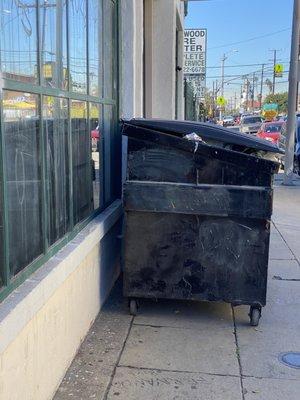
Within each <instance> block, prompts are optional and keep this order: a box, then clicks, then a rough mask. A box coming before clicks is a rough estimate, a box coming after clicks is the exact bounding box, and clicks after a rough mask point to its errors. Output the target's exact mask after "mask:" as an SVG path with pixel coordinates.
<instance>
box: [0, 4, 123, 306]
mask: <svg viewBox="0 0 300 400" xmlns="http://www.w3.org/2000/svg"><path fill="white" fill-rule="evenodd" d="M35 1H36V8H37V9H36V29H37V38H36V40H37V51H38V57H37V71H38V72H37V73H38V79H37V82H36V83H34V84H33V83H28V82H20V81H15V80H12V79H9V78H5V77H3V87H2V88H1V90H0V185H2V187H1V188H0V189H1V190H0V195H1V196H2V205H3V212H2V216H3V238H4V241H3V258H4V260H3V261H4V263H3V266H2V265H1V264H0V275H1V277H2V279H3V286H2V287H0V302H1V301H2V300H3V299H4V298H5V297H6V296H7V295H8V294H9V293H11V292H12V291H13V290H14V289H15V288H16V287H18V286H19V285H20V284H21V283H22V282H24V281H25V280H26V279H27V278H28V277H29V276H30V275H31V274H32V273H34V272H35V271H36V270H37V269H38V268H40V267H41V266H42V265H43V264H44V263H45V262H47V261H48V260H49V259H50V258H51V257H53V256H54V255H55V254H56V253H57V252H58V251H59V250H60V249H62V248H63V247H64V246H65V245H66V244H67V243H68V242H70V241H71V240H73V239H74V238H75V236H76V235H77V234H78V233H79V232H80V231H81V230H82V229H83V228H84V227H85V226H87V225H88V224H89V223H90V222H91V221H92V220H93V219H94V218H95V217H96V216H97V215H99V214H100V213H101V212H102V211H103V210H104V209H105V208H106V207H107V206H109V205H110V204H111V203H112V202H113V201H114V200H115V199H116V198H117V197H116V196H115V197H114V198H112V197H111V196H110V199H109V201H107V202H105V200H104V199H105V193H104V191H105V190H106V187H107V184H106V176H107V175H108V172H110V171H106V162H105V157H104V148H105V146H104V144H103V141H105V137H104V138H102V136H103V135H101V142H100V152H101V156H102V160H101V174H100V176H101V180H100V182H99V185H100V199H101V202H100V206H99V208H97V209H96V210H94V211H92V212H91V214H90V215H89V216H88V217H87V218H85V219H84V220H82V221H80V222H78V223H77V224H75V223H74V217H73V162H72V156H73V154H72V141H71V140H72V131H71V113H70V111H71V110H70V106H71V100H81V101H86V102H87V120H88V125H87V126H88V128H87V129H88V132H90V104H91V103H96V104H98V106H99V109H101V110H102V113H101V117H102V119H104V109H105V107H106V106H111V108H112V110H113V118H114V120H113V130H119V129H118V120H117V115H118V112H119V98H118V88H119V80H120V71H119V69H118V67H115V68H114V70H113V72H112V80H116V87H117V89H116V90H115V91H113V93H112V96H115V98H105V97H103V96H104V93H105V85H107V84H112V83H110V82H109V83H108V82H105V81H104V76H105V75H104V68H105V63H104V57H103V56H104V50H103V48H104V46H103V42H104V41H105V37H106V32H105V26H106V24H105V23H104V20H105V16H104V12H103V11H104V7H105V5H104V3H105V2H112V3H113V4H114V6H115V16H114V18H115V20H113V23H114V24H116V30H115V38H114V41H113V44H112V46H113V48H112V53H113V56H112V57H113V63H114V65H115V66H119V60H120V56H119V24H120V22H119V15H120V2H119V0H102V1H101V3H100V7H101V5H102V8H101V9H100V13H99V14H100V16H101V24H102V26H101V29H99V48H100V63H99V64H101V65H100V70H99V74H101V79H100V77H99V79H98V81H100V82H101V83H102V85H101V86H100V87H99V96H92V95H90V79H89V74H90V71H89V36H90V35H89V27H88V25H89V24H88V23H87V27H86V29H87V35H86V51H87V65H86V74H87V93H86V94H84V93H78V92H73V91H72V90H70V51H69V50H70V32H69V28H70V27H69V0H67V10H66V14H67V17H66V21H65V23H66V31H67V81H68V87H67V88H66V89H62V88H52V87H49V86H46V85H44V81H43V75H42V74H43V71H42V65H41V51H40V45H41V33H40V21H41V7H40V0H35ZM85 1H86V12H87V21H88V19H89V12H90V10H89V0H85ZM101 31H102V32H101ZM59 32H63V29H62V26H61V27H60V29H59ZM100 32H101V33H100ZM0 49H1V37H0ZM4 90H6V91H17V92H25V93H32V94H36V95H38V111H39V115H40V118H39V123H40V124H39V137H40V141H41V142H40V143H41V148H42V151H41V155H40V157H41V162H42V166H41V174H42V232H43V254H42V255H41V256H39V257H38V258H36V259H35V260H33V261H32V262H31V263H30V264H29V265H27V266H26V267H25V268H24V269H23V270H22V271H20V272H19V273H18V274H16V275H15V276H11V274H10V270H9V229H8V201H9V199H8V196H7V182H6V166H5V156H6V154H5V143H4V142H5V140H4V120H3V117H4V112H3V108H4V107H3V106H4V103H3V93H4V92H3V91H4ZM45 96H53V97H59V98H64V99H66V100H67V103H68V111H69V112H68V151H69V163H68V167H69V199H68V200H69V218H70V227H69V231H68V232H67V233H66V234H65V235H64V236H63V237H62V238H61V239H59V240H58V241H57V242H55V243H54V244H52V245H50V244H49V240H48V222H47V221H48V215H47V205H48V202H49V199H48V194H47V187H46V186H47V165H46V143H45V140H46V138H45V132H44V127H43V125H44V123H43V121H44V117H43V112H42V111H43V110H42V107H43V98H44V97H45ZM99 122H100V121H99ZM102 125H104V121H102ZM110 137H111V138H112V140H113V141H114V140H116V135H115V134H113V135H110ZM120 140H121V139H120V137H119V138H118V141H120ZM110 145H111V146H112V143H111V144H110ZM90 151H91V140H90ZM117 180H118V181H119V180H120V177H118V178H117ZM114 183H115V184H116V182H114ZM112 190H113V189H112V188H110V191H112ZM101 203H102V204H101ZM0 262H1V260H0Z"/></svg>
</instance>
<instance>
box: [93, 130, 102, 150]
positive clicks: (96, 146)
mask: <svg viewBox="0 0 300 400" xmlns="http://www.w3.org/2000/svg"><path fill="white" fill-rule="evenodd" d="M91 139H92V151H99V139H100V130H99V125H97V126H96V128H95V129H93V130H91Z"/></svg>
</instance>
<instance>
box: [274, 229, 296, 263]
mask: <svg viewBox="0 0 300 400" xmlns="http://www.w3.org/2000/svg"><path fill="white" fill-rule="evenodd" d="M273 223H274V222H273ZM274 226H275V229H276V230H277V232H278V233H279V235H280V237H281V238H282V240H283V241H284V243H285V244H286V245H287V247H288V249H289V250H290V252H291V253H292V254H293V256H294V258H295V260H296V262H297V264H298V265H299V267H300V262H299V260H298V258H297V257H296V254H295V253H294V252H293V250H292V249H291V248H290V246H289V245H288V242H287V241H286V240H285V238H284V237H283V235H282V233H281V232H280V230H279V229H278V228H277V226H276V224H275V223H274Z"/></svg>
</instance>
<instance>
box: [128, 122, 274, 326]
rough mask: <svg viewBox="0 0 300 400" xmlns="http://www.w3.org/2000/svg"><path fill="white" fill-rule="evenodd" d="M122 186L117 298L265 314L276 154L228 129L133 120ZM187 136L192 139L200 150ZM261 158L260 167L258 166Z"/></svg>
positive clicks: (132, 305) (252, 317)
mask: <svg viewBox="0 0 300 400" xmlns="http://www.w3.org/2000/svg"><path fill="white" fill-rule="evenodd" d="M123 134H124V135H126V136H128V159H127V180H126V183H125V185H124V206H125V214H126V217H125V243H124V295H125V296H127V297H129V298H130V299H131V301H130V308H131V312H132V313H135V312H136V310H137V302H136V299H138V298H155V299H157V298H168V299H189V300H204V301H225V302H228V303H231V304H233V305H240V304H249V305H250V320H251V324H252V325H257V324H258V321H259V318H260V315H261V308H262V306H264V305H265V304H266V285H267V269H268V253H269V236H270V218H271V213H272V196H273V192H272V182H273V175H274V173H276V172H277V171H278V164H277V163H275V162H273V161H271V160H269V159H268V158H270V155H272V154H275V153H276V152H278V151H279V150H278V148H276V147H275V146H273V145H272V144H270V143H268V142H264V141H261V140H258V139H256V138H253V137H249V136H245V135H239V134H232V133H231V132H230V131H228V130H227V129H223V128H219V127H217V126H211V125H209V126H208V125H206V124H197V123H189V122H179V121H155V120H131V121H128V122H124V123H123ZM191 134H196V135H197V136H199V137H200V140H195V139H196V138H195V137H193V135H192V136H188V137H187V135H191ZM257 154H259V157H258V156H257Z"/></svg>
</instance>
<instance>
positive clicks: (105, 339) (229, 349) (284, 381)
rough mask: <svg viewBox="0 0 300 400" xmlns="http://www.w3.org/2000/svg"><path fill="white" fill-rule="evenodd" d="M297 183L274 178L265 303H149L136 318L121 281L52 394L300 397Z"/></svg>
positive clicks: (252, 399) (195, 399)
mask: <svg viewBox="0 0 300 400" xmlns="http://www.w3.org/2000/svg"><path fill="white" fill-rule="evenodd" d="M299 235H300V184H299V180H298V181H297V185H296V186H295V187H289V188H287V187H283V186H281V185H280V181H278V182H276V188H275V199H274V215H273V226H272V233H271V249H270V263H269V284H268V298H267V306H266V307H265V308H264V309H263V314H262V318H261V322H260V325H259V327H257V328H253V327H250V326H249V318H248V310H249V307H243V306H242V307H237V308H234V309H232V308H231V306H230V305H227V304H213V303H196V302H178V301H159V302H157V303H155V302H151V301H143V302H142V308H141V310H140V314H139V315H138V316H137V317H135V318H132V317H131V316H129V315H128V309H127V307H126V304H124V300H123V299H122V293H121V283H120V282H118V283H117V285H116V286H115V288H114V290H113V293H112V295H111V297H110V298H109V300H108V302H107V303H106V305H105V307H104V308H103V310H102V311H101V313H100V314H99V316H98V318H97V320H96V321H95V323H94V325H93V326H92V328H91V330H90V332H89V334H88V336H87V338H86V339H85V341H84V342H83V344H82V346H81V348H80V350H79V352H78V354H77V356H76V358H75V359H74V361H73V363H72V365H71V367H70V368H69V370H68V372H67V374H66V376H65V378H64V380H63V382H62V384H61V386H60V387H59V389H58V391H57V394H56V396H55V398H54V399H55V400H66V399H76V400H88V399H97V400H101V399H109V400H111V399H118V400H141V399H142V400H154V399H161V400H164V399H168V400H169V399H174V400H175V399H178V400H179V399H180V400H243V399H245V400H299V398H300V369H293V368H289V367H287V366H285V365H283V364H281V363H280V362H279V360H278V356H279V355H280V353H283V352H287V351H300V240H299Z"/></svg>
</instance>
